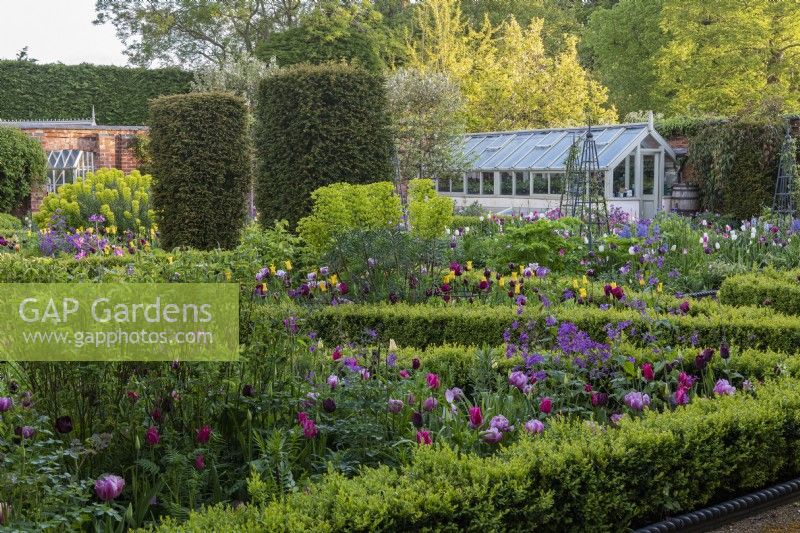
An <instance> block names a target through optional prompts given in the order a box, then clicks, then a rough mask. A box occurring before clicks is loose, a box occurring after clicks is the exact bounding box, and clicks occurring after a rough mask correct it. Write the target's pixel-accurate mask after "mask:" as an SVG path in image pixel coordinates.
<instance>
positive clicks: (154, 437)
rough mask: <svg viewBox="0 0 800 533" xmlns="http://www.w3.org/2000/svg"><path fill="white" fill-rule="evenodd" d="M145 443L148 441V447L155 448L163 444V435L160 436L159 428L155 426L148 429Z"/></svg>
mask: <svg viewBox="0 0 800 533" xmlns="http://www.w3.org/2000/svg"><path fill="white" fill-rule="evenodd" d="M144 438H145V441H147V445H148V446H155V445H156V444H158V443H159V442H161V435H159V434H158V428H157V427H155V426H150V427H149V428H147V431H146V432H145V434H144Z"/></svg>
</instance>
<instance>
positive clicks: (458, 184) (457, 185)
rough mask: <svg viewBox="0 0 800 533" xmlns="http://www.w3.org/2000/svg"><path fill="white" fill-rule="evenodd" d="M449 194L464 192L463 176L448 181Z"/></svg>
mask: <svg viewBox="0 0 800 533" xmlns="http://www.w3.org/2000/svg"><path fill="white" fill-rule="evenodd" d="M450 192H464V176H461V177H458V178H453V179H452V180H450Z"/></svg>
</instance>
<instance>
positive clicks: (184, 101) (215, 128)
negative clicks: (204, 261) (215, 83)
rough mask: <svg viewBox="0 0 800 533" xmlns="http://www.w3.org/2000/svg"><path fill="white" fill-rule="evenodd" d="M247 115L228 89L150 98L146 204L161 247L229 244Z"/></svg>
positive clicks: (239, 209)
mask: <svg viewBox="0 0 800 533" xmlns="http://www.w3.org/2000/svg"><path fill="white" fill-rule="evenodd" d="M247 123H248V115H247V106H246V105H245V102H244V99H242V98H240V97H238V96H233V95H232V94H228V93H193V94H182V95H174V96H164V97H161V98H158V99H155V100H153V101H151V102H150V119H149V124H150V152H151V156H152V171H153V179H154V182H153V206H154V208H155V211H156V218H157V220H158V225H159V229H160V232H161V242H162V245H163V246H164V247H166V248H173V247H176V246H191V247H193V248H199V249H206V250H207V249H212V248H217V247H220V248H231V247H233V246H235V245H236V244H237V242H238V239H239V233H240V231H241V229H242V226H243V224H244V220H245V215H246V213H247V209H246V207H247V203H246V197H247V191H248V186H249V183H250V146H249V139H250V137H249V132H248V128H247Z"/></svg>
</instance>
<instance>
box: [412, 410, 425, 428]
mask: <svg viewBox="0 0 800 533" xmlns="http://www.w3.org/2000/svg"><path fill="white" fill-rule="evenodd" d="M411 423H412V424H414V427H416V428H421V427H422V413H420V412H419V411H414V413H413V414H412V415H411Z"/></svg>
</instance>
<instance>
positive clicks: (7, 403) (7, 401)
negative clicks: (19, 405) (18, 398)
mask: <svg viewBox="0 0 800 533" xmlns="http://www.w3.org/2000/svg"><path fill="white" fill-rule="evenodd" d="M13 406H14V400H13V399H11V397H10V396H2V397H0V413H5V412H6V411H8V410H10V409H11V408H12V407H13Z"/></svg>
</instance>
